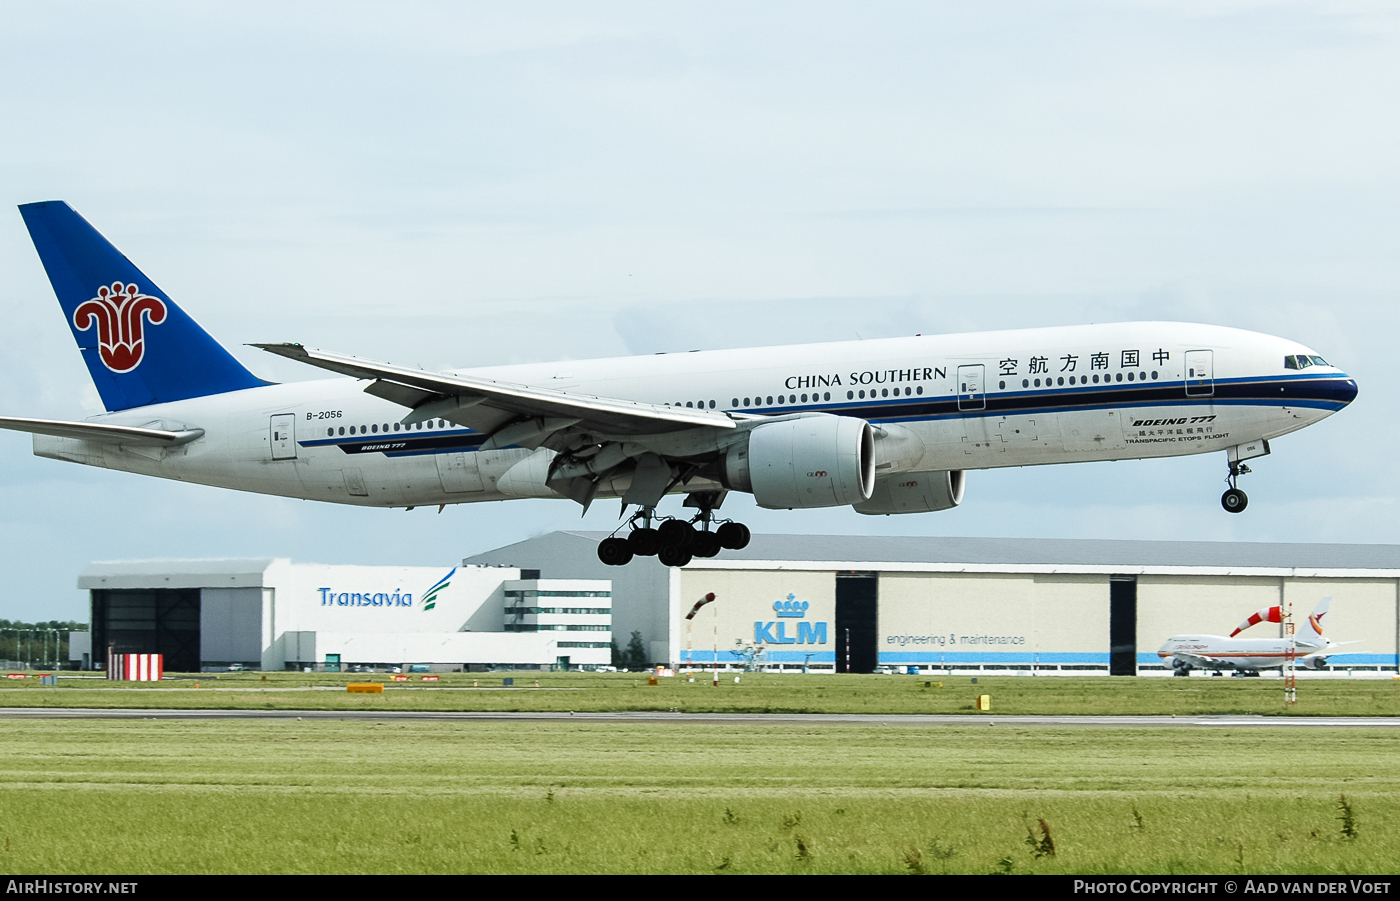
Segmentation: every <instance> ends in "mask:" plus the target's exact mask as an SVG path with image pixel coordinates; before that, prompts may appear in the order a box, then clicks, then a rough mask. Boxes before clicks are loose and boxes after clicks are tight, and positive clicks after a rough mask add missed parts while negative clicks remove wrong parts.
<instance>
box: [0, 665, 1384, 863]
mask: <svg viewBox="0 0 1400 901" xmlns="http://www.w3.org/2000/svg"><path fill="white" fill-rule="evenodd" d="M1181 681H1184V680H1181ZM1396 743H1397V737H1396V736H1395V734H1394V732H1393V730H1380V729H1347V730H1345V731H1342V732H1325V733H1324V732H1319V731H1315V730H1307V731H1306V733H1304V732H1300V731H1299V730H1297V729H1287V728H1269V727H1260V728H1219V729H1215V728H1212V729H1205V728H1190V729H1180V728H1177V729H1169V730H1167V729H1164V730H1127V729H1116V728H1077V729H1069V728H1066V729H1059V728H1048V727H1042V728H1035V729H1020V728H1017V727H1016V726H1015V725H1007V724H1003V723H998V724H997V725H995V726H992V725H981V724H976V725H971V726H938V727H912V726H883V727H882V726H869V727H866V726H851V725H815V724H814V725H789V724H772V725H767V724H736V725H713V724H711V725H700V724H655V725H646V724H640V725H627V726H619V725H615V724H603V723H567V722H566V723H557V722H556V723H540V722H524V723H494V722H478V723H454V722H445V723H444V722H422V721H408V722H340V721H325V720H307V721H305V722H300V721H297V720H295V719H285V720H240V721H217V722H199V721H190V720H161V721H154V720H136V721H92V720H64V721H53V720H11V721H8V722H7V723H6V724H5V728H4V730H3V732H0V833H2V834H3V839H4V840H3V845H2V846H3V851H2V852H0V853H3V854H4V859H5V869H7V870H8V871H9V872H11V873H42V874H44V875H59V874H82V873H96V872H103V873H436V872H472V873H556V872H558V873H562V872H568V873H826V872H832V873H849V872H860V873H945V872H946V873H1000V872H1012V873H1075V874H1102V873H1114V874H1117V873H1254V874H1272V873H1311V874H1360V873H1387V872H1393V870H1394V856H1395V848H1396V847H1400V754H1397V753H1396V751H1397V746H1396ZM1343 796H1345V798H1346V802H1347V805H1349V807H1350V814H1349V815H1348V814H1345V813H1344V811H1343V809H1342V797H1343ZM1347 816H1349V817H1350V819H1347V818H1346V817H1347ZM1042 820H1043V821H1044V823H1043V826H1042V822H1041V821H1042ZM1047 835H1048V841H1047ZM1028 839H1030V841H1028ZM1051 845H1053V853H1052V852H1051Z"/></svg>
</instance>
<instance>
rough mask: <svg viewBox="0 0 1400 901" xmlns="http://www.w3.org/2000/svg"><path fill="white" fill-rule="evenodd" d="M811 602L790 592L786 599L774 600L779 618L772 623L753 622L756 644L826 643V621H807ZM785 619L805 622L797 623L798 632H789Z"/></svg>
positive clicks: (774, 607) (774, 608)
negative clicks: (800, 598) (791, 633)
mask: <svg viewBox="0 0 1400 901" xmlns="http://www.w3.org/2000/svg"><path fill="white" fill-rule="evenodd" d="M810 606H811V604H810V603H808V602H807V601H799V600H798V599H797V595H794V594H790V595H788V596H787V600H785V601H774V602H773V610H774V612H775V613H777V615H778V620H777V621H774V622H770V623H754V624H753V643H754V644H826V623H809V622H806V621H805V617H806V616H807V608H808V607H810ZM784 619H802V620H803V622H800V623H798V624H797V634H796V635H789V634H787V623H785V622H782V620H784Z"/></svg>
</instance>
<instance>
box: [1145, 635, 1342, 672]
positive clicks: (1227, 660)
mask: <svg viewBox="0 0 1400 901" xmlns="http://www.w3.org/2000/svg"><path fill="white" fill-rule="evenodd" d="M1290 645H1291V646H1293V648H1294V659H1295V660H1296V661H1297V662H1298V664H1299V665H1304V666H1305V665H1307V661H1308V658H1309V657H1310V656H1312V655H1315V654H1317V653H1318V652H1320V651H1325V650H1327V648H1328V647H1329V643H1328V642H1327V640H1326V639H1324V638H1320V637H1319V638H1317V639H1316V640H1310V639H1308V638H1305V637H1303V636H1299V637H1298V638H1297V639H1296V644H1295V642H1294V640H1293V639H1288V638H1283V637H1279V638H1226V637H1224V636H1223V635H1174V636H1172V637H1171V638H1169V639H1167V642H1166V644H1164V645H1162V647H1161V649H1160V650H1159V651H1158V652H1157V656H1158V657H1160V658H1161V659H1162V662H1163V663H1166V664H1168V665H1169V666H1170V665H1172V663H1171V661H1172V660H1173V658H1175V659H1176V660H1177V661H1180V663H1181V664H1185V665H1187V666H1192V667H1196V668H1199V669H1237V670H1260V669H1274V668H1277V667H1281V666H1283V665H1284V664H1285V663H1286V662H1287V659H1288V650H1289V647H1290Z"/></svg>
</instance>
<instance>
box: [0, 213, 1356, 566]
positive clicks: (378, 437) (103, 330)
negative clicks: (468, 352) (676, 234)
mask: <svg viewBox="0 0 1400 901" xmlns="http://www.w3.org/2000/svg"><path fill="white" fill-rule="evenodd" d="M20 212H21V214H22V215H23V217H24V221H25V224H26V225H27V226H28V227H29V233H30V235H31V237H32V238H33V240H34V246H35V248H36V249H37V250H38V252H39V258H40V260H41V261H42V262H43V264H44V268H45V270H46V271H47V272H48V276H49V280H50V282H52V284H53V288H54V293H55V294H56V295H57V296H58V300H59V304H60V305H61V306H62V308H63V315H64V318H65V319H66V320H67V323H68V327H69V328H70V329H72V332H73V337H74V338H76V339H77V341H78V346H79V348H81V350H82V354H83V359H84V360H85V361H86V362H87V365H88V370H89V371H90V372H91V374H92V378H93V381H94V382H95V383H96V385H97V390H98V393H99V394H100V395H101V397H102V402H103V404H104V405H105V406H106V408H107V412H106V413H105V414H103V415H100V416H94V417H92V418H90V419H87V420H85V421H82V422H62V421H53V420H41V419H17V418H8V419H0V427H4V428H9V429H18V430H21V431H26V432H32V433H34V453H35V454H37V455H39V456H41V457H51V458H53V459H57V460H67V461H70V462H74V463H86V464H89V465H93V466H104V467H107V468H109V469H120V470H125V471H128V472H135V473H140V474H142V475H152V476H160V477H163V478H170V479H180V480H182V481H187V482H198V483H201V484H206V485H217V486H220V487H223V488H234V489H238V490H242V491H254V492H260V493H263V494H274V495H282V496H285V497H298V498H307V499H311V500H321V501H331V502H335V503H342V504H359V505H364V506H379V507H410V508H411V507H414V506H417V505H429V504H450V503H470V502H475V501H493V500H504V499H508V498H519V497H547V498H569V499H572V500H574V501H576V502H578V503H579V504H582V505H583V506H584V507H585V508H586V507H587V506H588V505H589V504H590V503H592V502H593V501H594V500H595V499H597V498H621V500H622V505H623V511H624V513H625V512H626V511H627V510H628V509H629V508H635V512H634V513H633V514H632V515H631V516H630V517H628V518H627V520H626V522H625V523H624V527H623V528H625V529H626V530H627V531H626V533H625V534H623V530H622V529H619V530H618V531H619V533H618V534H615V535H614V536H613V537H611V538H609V539H606V540H604V541H603V542H602V543H601V544H600V545H599V556H600V557H601V558H602V559H603V560H604V562H607V563H612V564H623V563H626V562H628V561H629V560H630V559H632V557H633V555H657V556H659V557H660V559H661V561H662V562H663V563H666V564H667V565H671V566H678V565H684V564H685V563H687V562H689V560H690V559H691V557H692V556H714V555H715V554H716V553H718V552H719V551H720V549H721V548H726V547H727V548H740V547H743V546H744V545H745V544H747V542H748V539H749V531H748V529H747V528H746V527H744V526H743V525H742V524H740V523H737V522H726V521H723V520H721V519H718V518H717V517H716V511H717V509H718V508H719V506H720V504H721V502H722V501H723V499H724V496H725V494H726V492H728V491H731V490H732V491H745V492H749V493H751V494H753V496H754V499H755V500H756V501H757V503H758V505H759V506H761V507H766V508H775V509H796V508H808V507H839V506H847V507H851V508H853V509H854V510H856V511H857V512H859V513H868V514H892V513H923V512H929V511H935V510H946V509H949V508H951V507H955V506H957V505H958V504H959V503H960V502H961V501H962V498H963V474H964V473H965V472H966V471H967V470H970V469H990V468H993V467H1001V466H1031V465H1038V464H1045V463H1078V462H1085V461H1091V460H1126V459H1135V458H1144V457H1170V456H1179V455H1183V454H1199V453H1206V452H1210V451H1222V452H1224V453H1225V454H1226V459H1227V463H1228V475H1227V477H1226V480H1227V482H1228V483H1229V490H1227V491H1226V492H1225V494H1224V496H1223V497H1222V499H1221V501H1222V504H1223V505H1224V507H1225V509H1226V510H1228V511H1230V512H1233V513H1238V512H1240V511H1242V510H1243V509H1244V508H1245V504H1246V503H1247V499H1246V497H1245V494H1244V492H1243V491H1241V490H1239V488H1238V486H1237V485H1236V479H1237V478H1238V477H1239V476H1240V475H1241V474H1243V473H1245V472H1248V471H1249V470H1248V467H1247V466H1245V465H1244V461H1245V460H1248V459H1252V458H1254V457H1258V456H1261V455H1263V454H1267V453H1269V441H1270V439H1273V438H1277V437H1278V436H1280V435H1285V434H1287V433H1289V432H1292V431H1295V430H1297V429H1300V428H1303V427H1304V426H1307V425H1311V424H1312V423H1314V422H1317V421H1318V420H1320V419H1323V418H1324V417H1326V416H1329V415H1331V414H1332V413H1334V412H1336V411H1337V410H1340V409H1341V408H1342V407H1345V406H1346V405H1347V404H1348V403H1350V402H1351V401H1352V399H1353V398H1354V397H1355V396H1356V383H1355V382H1354V381H1353V380H1352V379H1351V378H1350V377H1348V376H1347V374H1346V373H1345V372H1343V371H1342V370H1340V369H1338V368H1337V367H1335V366H1333V365H1331V364H1330V363H1328V362H1327V361H1326V360H1324V359H1323V358H1322V357H1320V356H1319V355H1317V354H1316V353H1314V352H1313V351H1312V350H1311V349H1310V348H1307V347H1304V346H1303V345H1301V344H1298V343H1297V342H1295V341H1289V340H1286V339H1283V338H1274V337H1270V336H1268V335H1261V334H1257V333H1255V332H1247V331H1240V330H1238V329H1231V328H1221V327H1218V326H1210V325H1190V324H1186V323H1177V322H1135V323H1122V324H1116V325H1092V326H1077V327H1065V328H1044V329H1027V330H1021V331H1004V332H984V333H980V334H962V335H930V336H916V337H912V338H890V339H884V340H872V341H852V342H843V343H833V344H807V345H796V346H788V347H766V348H755V349H750V350H719V351H707V352H694V353H683V354H657V355H655V356H645V357H626V358H619V359H607V360H582V361H571V362H567V363H550V364H527V365H516V366H493V367H487V368H477V369H463V370H454V371H450V372H437V371H428V370H423V369H417V368H412V367H408V366H398V365H393V364H389V363H378V362H374V361H372V360H366V359H360V358H357V357H351V356H345V355H343V354H337V353H330V352H326V351H319V350H312V349H309V348H306V347H303V346H302V345H300V344H260V345H257V346H258V347H261V348H262V349H263V350H266V351H270V352H272V353H275V354H279V355H281V356H284V357H289V358H291V359H294V360H300V361H302V362H304V363H307V364H310V365H312V366H317V367H320V368H321V369H327V370H330V371H331V372H334V373H337V374H339V375H340V376H342V377H341V378H335V379H328V380H322V381H307V382H295V383H291V384H273V383H269V382H266V381H264V380H262V379H259V378H258V377H256V376H254V375H253V374H252V373H250V372H249V371H248V370H247V369H246V368H244V367H243V365H242V364H241V363H239V362H238V361H237V360H236V359H234V357H233V356H232V355H230V354H229V353H228V351H226V350H225V349H224V348H223V347H221V346H220V345H219V344H218V343H217V342H216V341H215V340H214V339H213V338H212V337H210V336H209V334H208V333H207V332H205V331H204V330H203V329H202V328H200V327H199V325H197V324H196V323H195V322H194V320H193V319H191V318H190V317H189V316H188V315H186V314H185V312H184V311H183V310H181V309H180V308H179V307H178V306H176V305H175V303H174V301H172V300H171V299H170V298H169V297H167V296H166V294H165V293H164V292H163V291H161V290H160V288H158V287H157V286H156V285H155V283H154V282H152V281H151V280H150V279H149V278H147V277H146V275H145V274H144V273H142V272H141V271H140V270H139V269H137V268H136V267H135V266H134V265H133V264H132V263H131V262H130V261H129V260H128V259H127V258H126V257H125V256H123V255H122V254H121V253H120V252H119V251H118V250H117V249H116V248H115V247H113V246H112V245H111V244H110V243H108V242H107V240H106V239H105V238H103V237H102V236H101V235H100V234H98V233H97V231H96V230H95V229H94V228H93V227H92V226H91V225H89V224H88V223H87V221H86V220H84V219H83V218H82V217H81V216H79V215H78V214H77V213H76V212H74V211H73V209H72V208H71V207H69V206H68V205H67V204H65V203H62V202H58V201H51V202H46V203H33V204H27V205H25V206H21V207H20ZM668 494H684V495H685V502H684V506H685V507H686V508H689V509H692V510H694V514H693V515H692V516H682V517H681V518H672V517H664V516H661V515H659V514H658V513H657V509H656V508H657V505H658V504H659V503H660V502H661V500H662V498H664V497H665V496H666V495H668Z"/></svg>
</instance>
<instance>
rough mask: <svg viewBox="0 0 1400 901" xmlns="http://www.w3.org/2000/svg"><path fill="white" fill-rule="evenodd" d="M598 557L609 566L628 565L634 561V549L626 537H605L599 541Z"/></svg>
mask: <svg viewBox="0 0 1400 901" xmlns="http://www.w3.org/2000/svg"><path fill="white" fill-rule="evenodd" d="M598 559H599V560H601V561H603V562H604V563H606V564H607V565H608V566H626V565H627V564H628V563H630V562H632V549H631V548H630V547H628V546H627V539H625V538H618V537H617V536H613V537H611V538H604V539H603V540H602V541H600V542H598Z"/></svg>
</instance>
